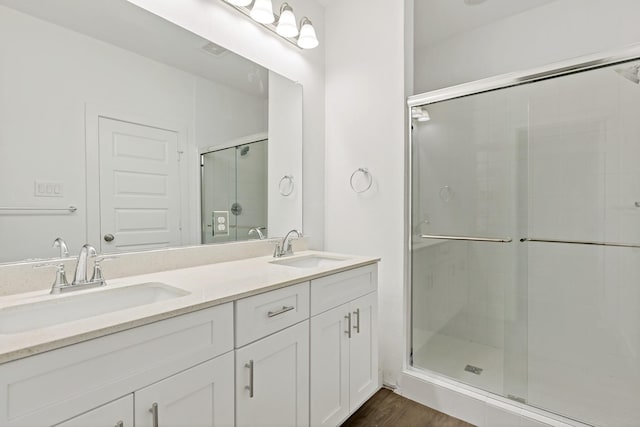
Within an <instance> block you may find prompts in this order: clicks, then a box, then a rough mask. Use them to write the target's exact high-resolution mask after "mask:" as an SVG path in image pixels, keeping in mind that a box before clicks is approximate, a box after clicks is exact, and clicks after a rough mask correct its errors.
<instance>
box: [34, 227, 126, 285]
mask: <svg viewBox="0 0 640 427" xmlns="http://www.w3.org/2000/svg"><path fill="white" fill-rule="evenodd" d="M60 240H61V241H62V244H64V240H62V239H60ZM56 241H58V239H56ZM58 244H59V245H60V243H58ZM54 245H55V243H54ZM64 246H65V247H66V245H64ZM60 248H61V250H62V245H61V246H60ZM97 255H98V253H97V252H96V249H95V248H94V247H93V246H91V245H89V244H86V245H84V246H82V248H81V249H80V254H79V255H78V261H77V264H76V273H75V276H74V278H73V282H71V283H69V282H67V276H66V273H65V271H64V264H63V263H62V262H60V261H55V262H48V263H44V264H36V265H34V268H45V267H56V268H57V272H56V279H55V280H54V282H53V285H52V286H51V292H49V293H51V294H59V293H61V292H68V291H76V290H80V289H87V288H95V287H98V286H104V285H106V284H107V282H105V280H104V277H103V276H102V267H101V266H100V263H101V262H102V261H109V260H111V259H113V258H117V256H108V257H100V258H96V257H97ZM90 258H96V259H95V261H94V264H93V274H92V275H91V278H90V279H88V278H87V277H88V274H87V269H88V268H89V259H90Z"/></svg>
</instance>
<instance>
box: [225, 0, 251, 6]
mask: <svg viewBox="0 0 640 427" xmlns="http://www.w3.org/2000/svg"><path fill="white" fill-rule="evenodd" d="M227 1H228V2H229V3H231V4H232V5H234V6H249V5H250V4H251V2H252V1H253V0H227Z"/></svg>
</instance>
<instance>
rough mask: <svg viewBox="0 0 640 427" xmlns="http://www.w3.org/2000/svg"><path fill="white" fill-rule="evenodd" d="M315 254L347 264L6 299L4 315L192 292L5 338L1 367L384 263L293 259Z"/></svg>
mask: <svg viewBox="0 0 640 427" xmlns="http://www.w3.org/2000/svg"><path fill="white" fill-rule="evenodd" d="M309 255H321V256H327V257H336V258H345V259H344V260H343V261H340V262H337V263H335V264H333V265H331V266H330V267H322V266H321V267H312V268H297V267H291V266H285V265H277V264H272V263H270V262H269V261H274V258H273V257H271V256H263V257H257V258H248V259H243V260H238V261H229V262H221V263H217V264H210V265H203V266H199V267H191V268H184V269H179V270H171V271H163V272H158V273H151V274H144V275H139V276H130V277H123V278H120V279H114V280H109V278H108V277H107V278H106V279H107V286H106V287H101V288H97V289H87V290H82V291H75V292H68V293H64V294H60V295H49V293H48V291H37V292H29V293H23V294H16V295H10V296H6V297H2V298H0V310H2V309H3V308H6V307H10V306H15V305H22V304H26V303H31V302H38V301H51V300H53V299H62V298H69V297H72V296H74V295H80V294H81V293H89V292H102V291H104V290H107V289H112V288H119V287H126V286H130V285H133V284H140V283H148V282H161V283H164V284H167V285H170V286H173V287H175V288H179V289H182V290H185V291H187V292H189V294H188V295H185V296H181V297H177V298H173V299H169V300H165V301H160V302H155V303H152V304H147V305H141V306H137V307H133V308H128V309H125V310H120V311H114V312H111V313H107V314H102V315H98V316H94V317H88V318H84V319H81V320H75V321H71V322H66V323H60V324H57V325H53V326H49V327H45V328H39V329H34V330H29V331H24V332H18V333H13V334H0V363H6V362H9V361H12V360H16V359H20V358H23V357H27V356H30V355H33V354H38V353H42V352H45V351H49V350H54V349H57V348H60V347H64V346H67V345H71V344H76V343H79V342H82V341H86V340H89V339H92V338H97V337H101V336H104V335H108V334H112V333H114V332H119V331H123V330H126V329H130V328H134V327H137V326H142V325H146V324H148V323H152V322H156V321H159V320H163V319H167V318H170V317H174V316H178V315H181V314H185V313H190V312H193V311H196V310H201V309H204V308H208V307H213V306H215V305H219V304H224V303H226V302H229V301H235V300H237V299H241V298H245V297H248V296H251V295H256V294H259V293H262V292H267V291H271V290H274V289H278V288H282V287H285V286H289V285H293V284H296V283H301V282H304V281H307V280H311V279H315V278H318V277H322V276H326V275H328V274H333V273H338V272H340V271H345V270H350V269H352V268H356V267H361V266H365V265H368V264H373V263H375V262H377V261H379V258H372V257H360V256H351V255H342V254H334V253H329V252H317V251H301V252H298V253H296V254H295V255H293V256H291V257H287V259H294V258H299V257H305V256H309ZM280 259H284V258H280Z"/></svg>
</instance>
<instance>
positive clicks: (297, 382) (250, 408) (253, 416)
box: [236, 320, 309, 427]
mask: <svg viewBox="0 0 640 427" xmlns="http://www.w3.org/2000/svg"><path fill="white" fill-rule="evenodd" d="M236 414H237V419H236V421H237V424H236V425H237V426H238V427H244V426H246V427H256V426H261V427H268V426H272V427H287V426H308V425H309V321H308V320H305V321H304V322H302V323H298V324H297V325H294V326H291V327H289V328H287V329H285V330H283V331H280V332H278V333H275V334H273V335H270V336H268V337H266V338H263V339H261V340H259V341H256V342H254V343H253V344H249V345H247V346H245V347H242V348H240V349H238V350H236Z"/></svg>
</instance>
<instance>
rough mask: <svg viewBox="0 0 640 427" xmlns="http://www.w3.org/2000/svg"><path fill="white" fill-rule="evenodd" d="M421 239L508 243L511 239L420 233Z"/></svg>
mask: <svg viewBox="0 0 640 427" xmlns="http://www.w3.org/2000/svg"><path fill="white" fill-rule="evenodd" d="M420 237H422V238H423V239H435V240H465V241H468V242H491V243H509V242H511V241H512V239H511V237H500V238H493V237H472V236H441V235H435V234H421V235H420Z"/></svg>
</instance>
